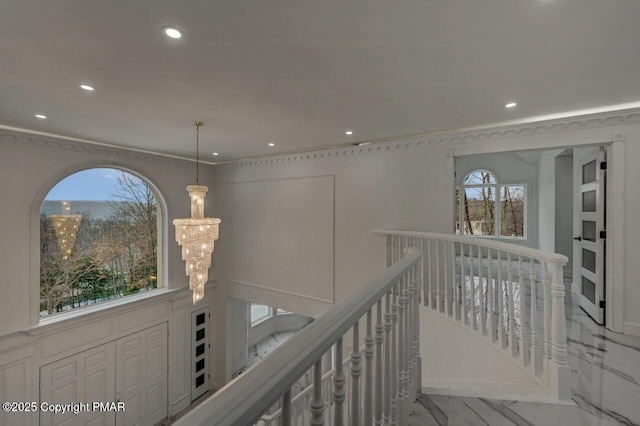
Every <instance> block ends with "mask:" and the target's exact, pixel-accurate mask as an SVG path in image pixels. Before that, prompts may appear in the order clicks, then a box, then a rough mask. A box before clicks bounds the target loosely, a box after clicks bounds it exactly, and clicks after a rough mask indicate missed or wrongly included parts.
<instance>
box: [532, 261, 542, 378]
mask: <svg viewBox="0 0 640 426" xmlns="http://www.w3.org/2000/svg"><path fill="white" fill-rule="evenodd" d="M529 281H530V282H531V360H532V362H533V374H535V375H536V376H539V375H540V374H541V373H542V359H541V357H540V355H541V352H540V339H539V337H538V295H537V288H536V287H537V284H536V270H535V260H534V259H533V257H532V258H531V270H530V271H529Z"/></svg>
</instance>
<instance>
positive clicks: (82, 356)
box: [40, 342, 115, 426]
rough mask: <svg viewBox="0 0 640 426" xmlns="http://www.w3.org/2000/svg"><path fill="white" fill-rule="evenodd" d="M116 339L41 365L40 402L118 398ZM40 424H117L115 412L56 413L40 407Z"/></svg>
mask: <svg viewBox="0 0 640 426" xmlns="http://www.w3.org/2000/svg"><path fill="white" fill-rule="evenodd" d="M114 382H115V342H110V343H106V344H104V345H101V346H98V347H95V348H93V349H89V350H87V351H84V352H81V353H79V354H76V355H73V356H70V357H68V358H64V359H61V360H59V361H56V362H53V363H51V364H47V365H44V366H42V367H41V368H40V403H48V404H63V405H64V404H69V403H70V402H73V403H79V402H82V403H88V404H91V403H92V402H94V401H104V402H113V401H115V392H114V389H115V383H114ZM40 424H41V425H42V426H49V425H92V426H93V425H114V424H115V413H114V412H108V411H107V412H101V411H92V410H83V411H81V412H79V413H78V415H77V416H76V415H75V414H74V413H73V412H67V413H64V414H53V413H51V412H49V411H40Z"/></svg>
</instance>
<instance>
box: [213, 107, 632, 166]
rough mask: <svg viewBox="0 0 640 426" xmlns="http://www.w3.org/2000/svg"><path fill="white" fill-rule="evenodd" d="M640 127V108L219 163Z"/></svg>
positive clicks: (286, 159) (240, 163)
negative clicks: (611, 127)
mask: <svg viewBox="0 0 640 426" xmlns="http://www.w3.org/2000/svg"><path fill="white" fill-rule="evenodd" d="M634 123H640V108H636V109H631V110H625V111H619V112H608V113H599V114H590V115H584V116H577V117H569V118H560V119H554V120H547V121H537V122H530V123H522V124H509V125H503V126H499V125H498V126H494V127H486V128H482V129H472V130H461V131H454V132H447V133H439V134H433V135H421V136H408V137H406V138H397V139H389V140H380V141H372V142H370V143H367V144H366V145H364V146H343V147H333V148H329V149H323V150H317V151H310V152H301V153H290V154H280V155H274V156H268V157H262V158H248V159H243V160H236V161H229V162H226V163H219V165H227V166H230V167H232V168H240V167H247V166H261V165H267V164H278V163H287V162H290V161H299V160H316V159H322V158H336V157H344V156H348V155H355V154H370V153H384V152H390V151H396V150H399V149H406V148H415V147H420V146H429V145H441V144H462V145H463V146H464V145H467V144H471V143H477V142H482V141H490V140H497V139H506V138H513V137H523V136H533V135H543V134H549V133H559V132H565V131H572V130H581V129H591V128H598V127H607V126H617V125H624V124H634ZM621 139H622V135H618V134H616V135H614V136H613V140H621Z"/></svg>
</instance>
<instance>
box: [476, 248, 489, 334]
mask: <svg viewBox="0 0 640 426" xmlns="http://www.w3.org/2000/svg"><path fill="white" fill-rule="evenodd" d="M477 248H478V284H480V286H479V289H480V303H479V306H480V334H482V335H483V336H484V335H485V334H486V330H485V324H486V320H487V317H486V312H487V310H486V309H487V308H486V304H485V302H484V280H483V279H482V248H481V247H480V246H478V247H477Z"/></svg>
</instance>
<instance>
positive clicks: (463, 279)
mask: <svg viewBox="0 0 640 426" xmlns="http://www.w3.org/2000/svg"><path fill="white" fill-rule="evenodd" d="M460 285H461V289H462V324H466V323H467V277H466V276H465V274H464V244H462V243H460Z"/></svg>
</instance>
